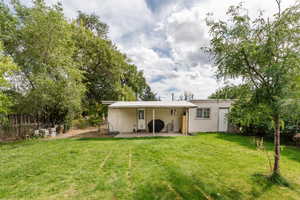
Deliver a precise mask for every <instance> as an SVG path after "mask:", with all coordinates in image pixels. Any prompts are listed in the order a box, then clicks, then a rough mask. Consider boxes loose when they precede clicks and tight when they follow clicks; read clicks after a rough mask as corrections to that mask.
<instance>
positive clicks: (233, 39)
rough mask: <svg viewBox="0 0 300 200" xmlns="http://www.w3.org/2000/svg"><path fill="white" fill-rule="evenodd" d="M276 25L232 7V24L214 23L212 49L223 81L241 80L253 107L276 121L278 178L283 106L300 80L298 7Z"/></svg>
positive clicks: (210, 23)
mask: <svg viewBox="0 0 300 200" xmlns="http://www.w3.org/2000/svg"><path fill="white" fill-rule="evenodd" d="M276 2H277V3H278V7H279V11H278V13H277V14H276V15H274V17H273V20H270V19H269V18H268V19H266V18H264V17H263V14H262V13H261V14H260V15H259V16H258V17H257V18H256V19H254V20H252V19H250V17H249V15H248V12H247V10H246V9H244V8H243V7H242V5H239V6H236V7H234V6H232V7H231V8H230V9H229V10H228V12H227V14H228V16H229V18H230V19H229V21H228V22H225V21H222V20H220V21H218V22H214V21H210V20H207V24H208V26H209V27H210V34H211V36H212V39H211V47H210V48H208V49H207V50H208V52H209V53H211V55H212V56H213V58H214V61H215V64H216V66H217V76H218V77H219V78H228V77H230V78H238V77H239V78H242V79H243V81H244V83H245V84H247V85H249V86H250V88H251V91H252V95H251V104H253V105H257V108H259V106H263V107H266V108H267V110H268V111H270V112H268V113H269V116H270V117H271V118H272V120H273V122H274V136H275V163H274V173H279V159H280V121H281V115H282V112H283V109H284V105H285V103H286V102H287V101H288V100H289V99H290V98H292V97H294V96H295V94H296V93H299V91H298V90H297V84H298V82H297V81H296V80H297V79H298V78H299V77H300V54H299V52H300V40H299V33H300V27H299V24H300V2H297V3H296V4H295V5H293V6H291V7H289V8H287V9H285V10H284V11H283V12H281V9H280V0H277V1H276Z"/></svg>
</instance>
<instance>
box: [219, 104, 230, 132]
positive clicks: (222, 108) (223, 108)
mask: <svg viewBox="0 0 300 200" xmlns="http://www.w3.org/2000/svg"><path fill="white" fill-rule="evenodd" d="M220 110H227V114H228V113H229V107H219V109H218V132H224V133H226V132H228V129H229V123H228V119H227V127H226V131H220Z"/></svg>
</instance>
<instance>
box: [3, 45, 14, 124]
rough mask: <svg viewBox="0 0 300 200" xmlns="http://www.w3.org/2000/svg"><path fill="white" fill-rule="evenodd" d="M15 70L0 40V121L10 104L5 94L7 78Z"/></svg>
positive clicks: (7, 83) (7, 111)
mask: <svg viewBox="0 0 300 200" xmlns="http://www.w3.org/2000/svg"><path fill="white" fill-rule="evenodd" d="M16 70H17V66H16V64H15V63H14V62H13V60H12V58H11V57H9V56H6V55H5V54H4V51H3V45H2V42H1V41H0V122H3V121H4V119H5V118H4V117H3V116H4V115H7V114H8V113H9V110H10V106H11V105H12V102H11V99H10V98H9V97H8V96H7V95H6V94H5V92H4V91H5V90H7V89H8V88H9V82H8V80H7V78H8V77H9V76H11V75H12V74H13V73H14V72H15V71H16Z"/></svg>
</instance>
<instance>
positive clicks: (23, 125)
mask: <svg viewBox="0 0 300 200" xmlns="http://www.w3.org/2000/svg"><path fill="white" fill-rule="evenodd" d="M7 120H8V123H6V124H5V125H3V126H0V140H19V139H25V138H27V137H31V136H33V134H34V130H36V129H39V128H40V126H41V123H39V120H38V117H36V116H32V115H25V114H13V115H9V116H7Z"/></svg>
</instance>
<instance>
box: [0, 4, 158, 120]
mask: <svg viewBox="0 0 300 200" xmlns="http://www.w3.org/2000/svg"><path fill="white" fill-rule="evenodd" d="M107 33H108V26H107V25H106V24H105V23H103V22H102V21H101V20H100V18H99V17H98V16H96V15H94V14H92V15H89V14H85V13H83V12H78V16H77V18H76V19H74V20H70V19H67V18H66V17H65V16H64V13H63V9H62V5H61V4H60V3H57V4H54V5H52V6H48V5H46V3H45V2H44V1H43V0H37V1H33V5H32V6H30V7H28V6H25V5H23V4H22V3H21V2H20V1H18V0H14V1H11V3H9V4H6V3H4V2H0V41H1V42H2V43H3V47H4V48H3V49H1V55H2V54H3V55H7V56H9V57H1V59H2V60H3V59H4V58H5V60H7V58H10V59H11V61H12V62H15V63H16V64H17V65H18V66H19V68H20V70H19V71H18V72H17V73H14V74H8V73H7V71H8V70H10V69H8V66H9V65H8V64H7V63H6V65H5V66H7V67H5V68H2V66H1V71H0V72H1V74H0V75H1V77H3V74H4V73H5V74H6V75H9V77H8V78H9V80H11V81H10V82H11V83H12V87H11V88H10V90H11V91H12V92H11V93H10V94H14V99H15V106H14V112H16V113H28V114H33V115H39V116H42V118H43V120H44V122H45V123H49V124H51V125H54V124H61V123H65V122H66V121H68V120H70V119H72V118H74V117H75V116H76V115H78V114H80V112H82V111H85V110H87V109H88V110H93V109H95V110H96V108H97V107H99V104H101V101H102V100H136V99H141V98H144V95H145V93H149V94H153V95H154V93H153V92H152V91H151V88H150V87H149V85H148V84H147V82H146V80H145V78H144V75H143V72H142V71H138V69H137V67H136V66H135V65H134V64H132V63H131V61H130V60H129V59H128V58H127V56H126V55H125V54H123V53H121V52H120V51H119V50H118V49H117V47H116V46H115V45H114V44H113V43H112V42H111V41H110V40H109V38H108V36H107ZM2 60H1V65H2V63H3V62H4V61H2ZM0 81H1V84H2V82H3V80H2V79H1V80H0ZM154 96H155V95H154ZM3 102H4V100H2V99H1V105H2V104H3ZM98 114H99V115H100V114H101V113H98Z"/></svg>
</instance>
